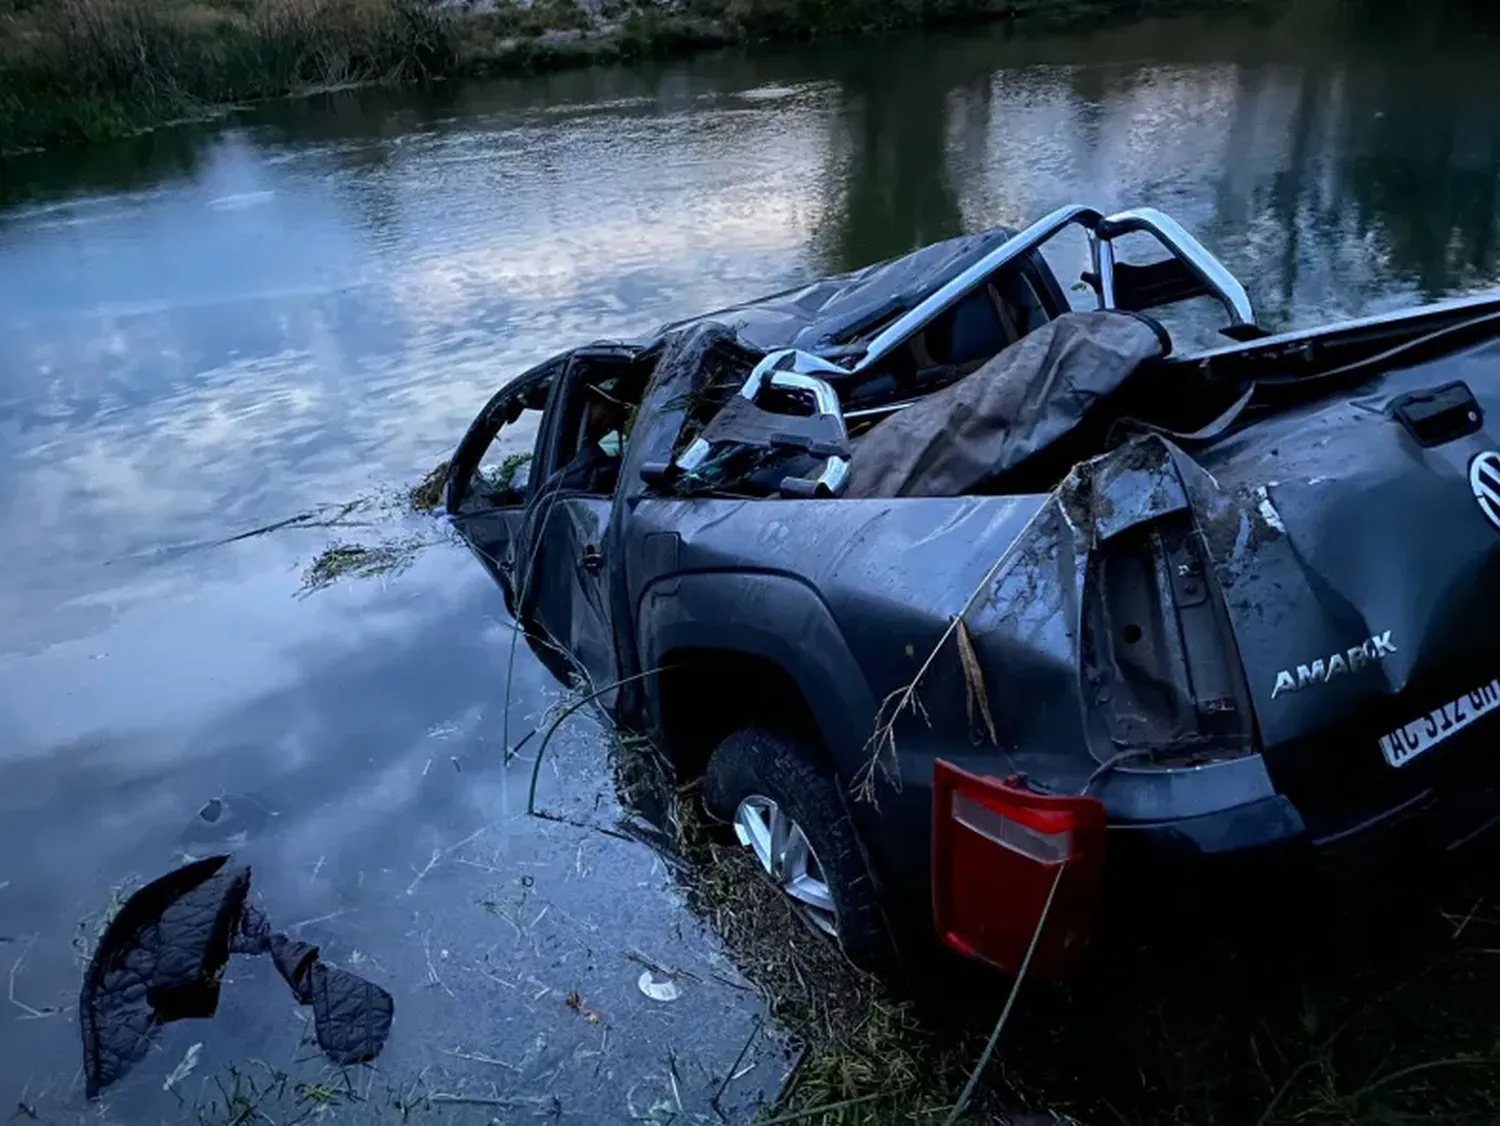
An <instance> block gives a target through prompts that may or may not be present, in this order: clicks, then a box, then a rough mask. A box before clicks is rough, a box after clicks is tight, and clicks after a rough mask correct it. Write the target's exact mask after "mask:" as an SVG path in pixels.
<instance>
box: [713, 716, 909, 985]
mask: <svg viewBox="0 0 1500 1126" xmlns="http://www.w3.org/2000/svg"><path fill="white" fill-rule="evenodd" d="M751 795H760V796H763V797H767V798H770V799H771V800H773V801H774V802H776V804H777V805H779V806H780V807H781V808H782V809H783V810H785V811H786V813H787V815H788V816H790V817H791V818H792V820H793V821H795V822H796V823H797V824H798V825H799V826H800V827H801V829H802V832H803V833H804V834H805V835H806V837H807V840H808V843H809V844H811V845H812V848H813V851H814V852H815V853H816V854H817V858H818V861H819V864H820V866H821V867H822V869H823V880H824V882H825V883H827V884H828V888H829V891H830V892H831V893H832V896H833V902H834V913H835V915H836V916H837V924H836V925H837V929H838V941H839V945H840V947H842V949H843V951H844V955H845V957H847V958H848V959H849V961H851V962H853V963H854V965H856V966H858V967H859V968H860V969H862V970H868V971H870V972H872V973H879V972H883V971H887V970H889V969H890V968H891V965H892V953H891V951H892V948H891V942H890V938H889V936H888V934H887V931H886V927H885V920H884V915H883V913H882V911H881V907H880V902H879V898H878V896H877V891H876V887H875V881H874V880H873V879H872V878H871V876H870V870H869V865H868V864H867V863H866V861H865V856H864V853H863V851H862V850H861V849H860V846H859V839H858V837H857V836H856V834H855V831H854V826H853V824H851V823H850V820H849V814H848V813H847V811H846V810H845V809H844V804H843V802H842V801H841V800H840V797H839V790H838V783H837V781H836V780H835V778H834V776H833V773H832V771H830V770H828V769H827V768H826V767H825V766H823V765H822V762H821V758H820V756H818V755H817V754H816V753H815V752H814V751H813V750H812V748H810V747H808V746H807V745H806V744H805V743H804V742H803V741H801V740H799V739H798V738H796V737H793V736H790V735H782V734H778V733H776V732H772V731H766V730H763V729H761V728H755V727H747V728H742V729H741V730H739V731H736V732H734V733H733V734H732V735H730V736H728V737H727V738H726V739H725V740H724V741H723V742H722V743H720V744H719V745H718V747H716V748H715V749H714V752H713V754H712V755H711V756H710V757H709V760H708V769H707V772H706V777H705V779H704V791H703V801H704V805H705V807H706V808H707V809H708V812H709V813H710V814H711V815H712V816H713V817H715V818H717V819H719V820H721V821H728V822H732V821H733V820H734V815H735V810H736V809H738V808H739V805H740V802H741V801H743V800H744V799H745V798H747V797H749V796H751Z"/></svg>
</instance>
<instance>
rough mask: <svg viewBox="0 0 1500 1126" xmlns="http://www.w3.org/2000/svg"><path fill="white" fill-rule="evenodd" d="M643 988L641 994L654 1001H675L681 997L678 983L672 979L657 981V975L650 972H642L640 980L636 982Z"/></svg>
mask: <svg viewBox="0 0 1500 1126" xmlns="http://www.w3.org/2000/svg"><path fill="white" fill-rule="evenodd" d="M636 984H637V985H639V986H640V987H641V992H642V993H644V994H645V995H646V996H647V997H650V998H651V1000H653V1001H675V1000H677V998H678V997H679V996H680V995H681V990H679V989H678V988H677V983H676V982H675V981H673V980H672V979H671V978H663V979H662V980H661V981H657V980H656V975H655V974H653V973H652V972H651V971H650V970H643V971H641V977H640V980H639V981H637V982H636Z"/></svg>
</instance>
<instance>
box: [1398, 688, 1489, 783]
mask: <svg viewBox="0 0 1500 1126" xmlns="http://www.w3.org/2000/svg"><path fill="white" fill-rule="evenodd" d="M1496 710H1500V680H1492V681H1490V682H1489V683H1488V684H1485V685H1482V686H1481V687H1479V688H1476V689H1474V691H1472V692H1468V693H1465V694H1464V695H1462V696H1460V697H1459V698H1458V699H1456V700H1454V701H1453V702H1452V703H1449V704H1444V705H1443V706H1442V707H1441V708H1438V709H1437V710H1436V711H1433V712H1429V713H1428V714H1427V715H1425V716H1423V717H1422V718H1421V719H1416V720H1413V721H1412V722H1411V723H1408V724H1407V725H1406V726H1405V727H1401V728H1397V729H1396V730H1395V731H1392V732H1391V733H1390V734H1389V735H1382V736H1381V737H1380V751H1381V753H1382V754H1384V755H1385V761H1386V762H1388V763H1390V764H1391V765H1392V766H1405V765H1406V764H1407V763H1409V762H1410V761H1411V760H1412V759H1414V758H1416V757H1417V756H1418V755H1420V754H1425V753H1426V752H1427V751H1430V750H1432V748H1433V747H1435V746H1437V745H1438V744H1439V743H1441V742H1443V741H1444V740H1445V739H1451V738H1452V737H1453V736H1455V735H1457V734H1458V733H1459V732H1460V731H1462V730H1463V729H1464V728H1465V727H1468V726H1469V725H1470V724H1472V723H1473V722H1474V721H1475V720H1476V719H1478V718H1479V717H1480V716H1482V715H1486V714H1488V713H1489V712H1493V711H1496Z"/></svg>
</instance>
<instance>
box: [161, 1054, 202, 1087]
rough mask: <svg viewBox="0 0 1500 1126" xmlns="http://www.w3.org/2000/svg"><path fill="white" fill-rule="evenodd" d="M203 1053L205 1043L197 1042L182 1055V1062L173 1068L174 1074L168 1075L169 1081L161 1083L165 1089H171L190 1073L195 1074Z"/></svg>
mask: <svg viewBox="0 0 1500 1126" xmlns="http://www.w3.org/2000/svg"><path fill="white" fill-rule="evenodd" d="M202 1054H203V1044H202V1043H201V1042H200V1043H197V1044H194V1045H193V1046H192V1047H191V1048H189V1049H188V1050H187V1051H186V1052H185V1053H184V1054H183V1057H182V1062H181V1063H179V1064H178V1065H177V1066H176V1067H174V1068H173V1069H172V1074H171V1075H168V1076H167V1081H166V1082H165V1083H163V1084H162V1085H161V1089H162V1090H163V1091H170V1090H171V1089H172V1088H173V1087H175V1086H177V1084H179V1083H181V1082H182V1081H183V1080H184V1079H186V1078H187V1077H188V1076H189V1075H191V1074H193V1072H194V1070H196V1069H197V1067H198V1057H199V1056H200V1055H202Z"/></svg>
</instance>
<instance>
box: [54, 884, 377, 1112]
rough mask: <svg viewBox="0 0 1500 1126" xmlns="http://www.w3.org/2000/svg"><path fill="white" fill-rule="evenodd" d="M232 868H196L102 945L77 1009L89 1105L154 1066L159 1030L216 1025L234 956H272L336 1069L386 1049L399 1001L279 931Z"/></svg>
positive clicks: (143, 897)
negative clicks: (209, 1021) (144, 1063)
mask: <svg viewBox="0 0 1500 1126" xmlns="http://www.w3.org/2000/svg"><path fill="white" fill-rule="evenodd" d="M228 861H229V857H228V856H211V857H208V858H206V859H204V860H196V861H194V862H192V863H191V864H185V865H183V866H182V867H181V868H178V869H176V870H175V871H172V872H169V873H167V874H166V875H165V876H162V877H160V878H159V879H156V880H154V881H152V882H151V883H149V884H147V885H146V886H145V887H143V888H141V889H140V890H139V891H138V892H136V893H135V894H134V895H132V896H131V897H130V898H129V899H128V900H127V901H126V902H125V905H124V906H123V907H121V908H120V912H119V914H117V915H116V916H115V917H114V919H113V920H111V921H110V924H109V926H108V928H107V929H106V930H105V932H104V935H103V937H102V938H100V940H99V947H98V949H97V950H95V951H94V957H93V959H92V960H91V961H90V962H89V968H88V973H87V974H86V975H85V976H84V980H83V992H82V994H81V995H80V997H79V1003H78V1011H79V1023H80V1026H81V1027H82V1029H83V1070H84V1078H85V1081H86V1084H87V1093H88V1096H89V1098H93V1097H94V1096H95V1095H97V1094H98V1093H99V1092H100V1091H102V1090H103V1089H104V1088H105V1087H108V1086H109V1085H110V1084H111V1083H113V1082H115V1081H116V1080H117V1079H119V1078H120V1077H121V1076H123V1075H124V1074H125V1073H126V1072H127V1071H129V1070H130V1069H131V1068H132V1067H134V1066H135V1064H136V1063H138V1062H139V1061H140V1060H141V1058H142V1057H144V1056H145V1054H146V1051H147V1049H148V1048H149V1046H150V1040H151V1037H152V1035H153V1034H154V1033H155V1031H156V1029H157V1028H158V1027H159V1026H161V1025H163V1024H168V1023H170V1022H171V1021H174V1020H182V1019H184V1018H192V1017H198V1018H204V1017H211V1016H213V1015H214V1011H215V1010H216V1009H217V1008H218V1004H219V981H220V978H221V976H222V975H223V971H224V966H225V963H227V962H228V961H229V955H230V954H269V955H270V956H271V958H272V960H273V961H274V962H275V963H276V969H277V970H278V971H279V972H280V974H281V976H282V977H283V978H284V979H285V980H286V983H287V984H288V985H289V986H291V989H292V993H293V995H294V996H295V997H296V998H297V1000H298V1002H299V1003H301V1004H303V1005H311V1006H312V1008H313V1021H314V1025H315V1027H316V1029H317V1037H318V1046H319V1047H320V1048H322V1049H323V1051H324V1053H325V1054H326V1055H327V1056H328V1057H329V1058H330V1059H332V1060H333V1061H334V1062H335V1063H338V1064H353V1063H362V1062H364V1061H365V1060H370V1059H373V1058H374V1057H375V1056H377V1055H379V1054H380V1051H381V1049H382V1048H383V1047H385V1040H386V1037H387V1035H389V1033H390V1029H391V1017H392V1015H393V1014H394V1012H395V1001H394V1000H393V999H392V997H391V995H390V994H389V993H387V992H386V991H385V990H384V989H381V988H380V987H379V986H378V985H375V984H373V983H371V982H368V981H366V980H364V978H362V977H359V976H358V975H357V974H352V973H350V972H349V971H348V970H344V969H340V968H339V967H337V966H329V965H325V964H324V963H322V962H320V961H319V960H318V948H317V947H316V946H311V945H309V944H308V943H305V942H297V941H295V940H293V939H291V938H288V937H287V936H286V935H284V934H281V933H279V932H275V931H272V930H271V925H270V923H268V922H267V921H266V917H265V916H264V915H263V914H261V912H260V911H258V910H256V908H254V907H252V906H250V905H249V903H247V902H246V900H247V898H248V896H249V894H250V869H249V868H248V867H246V866H243V865H238V866H234V867H226V865H227V863H228Z"/></svg>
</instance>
